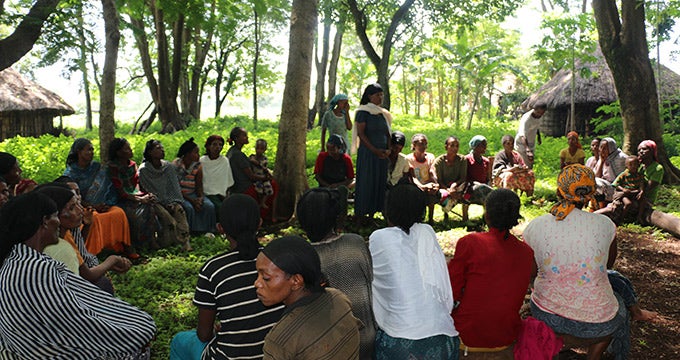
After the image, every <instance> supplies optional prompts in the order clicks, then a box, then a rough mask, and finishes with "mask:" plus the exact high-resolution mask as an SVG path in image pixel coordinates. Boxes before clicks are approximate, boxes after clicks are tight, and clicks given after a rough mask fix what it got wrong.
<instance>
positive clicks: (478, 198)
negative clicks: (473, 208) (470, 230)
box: [463, 135, 493, 221]
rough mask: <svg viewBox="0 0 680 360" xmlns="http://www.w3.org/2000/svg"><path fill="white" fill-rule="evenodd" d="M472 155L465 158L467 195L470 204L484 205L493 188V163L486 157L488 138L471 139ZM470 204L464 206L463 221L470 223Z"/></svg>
mask: <svg viewBox="0 0 680 360" xmlns="http://www.w3.org/2000/svg"><path fill="white" fill-rule="evenodd" d="M469 145H470V153H469V154H467V155H466V156H465V160H467V183H468V188H467V193H466V197H468V200H467V201H468V202H469V203H470V204H478V205H484V201H485V200H486V197H487V195H489V193H490V192H491V191H493V188H492V187H491V186H489V184H490V183H491V166H492V165H491V162H490V161H489V159H488V158H487V157H486V156H484V154H485V153H486V146H487V143H486V138H485V137H484V136H482V135H475V136H473V137H472V139H470V144H469ZM469 207H470V205H469V204H463V221H468V219H469V217H468V208H469Z"/></svg>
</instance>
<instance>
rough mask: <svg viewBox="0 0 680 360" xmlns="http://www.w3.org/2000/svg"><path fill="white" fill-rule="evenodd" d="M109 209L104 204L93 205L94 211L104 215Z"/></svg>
mask: <svg viewBox="0 0 680 360" xmlns="http://www.w3.org/2000/svg"><path fill="white" fill-rule="evenodd" d="M110 208H111V207H110V206H109V205H106V204H97V205H94V209H95V210H97V212H98V213H105V212H107V211H109V209H110Z"/></svg>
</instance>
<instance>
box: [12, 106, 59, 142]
mask: <svg viewBox="0 0 680 360" xmlns="http://www.w3.org/2000/svg"><path fill="white" fill-rule="evenodd" d="M53 119H54V116H53V115H52V114H49V113H45V112H37V113H36V112H26V111H12V112H5V113H2V114H0V141H2V140H5V139H8V138H12V137H15V136H17V135H21V136H35V137H38V136H40V135H43V134H50V133H53V132H54V125H53Z"/></svg>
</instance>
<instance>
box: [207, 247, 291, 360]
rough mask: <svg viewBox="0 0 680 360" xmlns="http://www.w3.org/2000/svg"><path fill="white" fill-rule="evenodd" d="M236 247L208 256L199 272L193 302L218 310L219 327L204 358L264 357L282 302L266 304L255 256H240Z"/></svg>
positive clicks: (281, 308)
mask: <svg viewBox="0 0 680 360" xmlns="http://www.w3.org/2000/svg"><path fill="white" fill-rule="evenodd" d="M238 254H239V252H238V251H233V252H229V253H225V254H221V255H217V256H215V257H214V258H212V259H210V260H208V262H206V263H205V265H203V267H202V268H201V271H200V273H199V275H198V283H197V285H196V293H195V294H194V304H195V305H196V306H198V307H201V308H207V309H211V310H215V311H216V312H217V319H219V321H220V325H221V328H220V331H219V333H217V334H216V337H215V338H213V339H212V340H211V341H210V343H209V344H208V346H206V348H205V350H204V351H203V359H204V360H205V359H261V358H262V357H263V355H262V345H264V338H265V336H266V335H267V333H268V332H269V330H270V329H271V328H272V327H274V325H275V324H276V322H277V321H279V319H280V318H281V314H282V313H283V305H279V306H273V307H269V308H268V307H265V306H264V305H262V303H261V302H260V300H259V299H258V298H257V294H256V293H255V286H254V285H253V283H254V282H255V279H257V270H256V269H255V260H254V259H253V260H246V261H243V260H240V259H239V257H238Z"/></svg>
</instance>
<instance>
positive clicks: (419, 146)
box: [406, 134, 441, 224]
mask: <svg viewBox="0 0 680 360" xmlns="http://www.w3.org/2000/svg"><path fill="white" fill-rule="evenodd" d="M425 150H427V136H425V134H415V135H413V137H412V138H411V151H412V153H410V154H408V155H406V160H408V164H409V166H410V171H411V179H413V183H414V184H416V186H418V188H419V189H420V190H421V191H423V192H424V193H425V194H426V195H427V222H428V223H430V224H432V222H433V221H434V204H436V203H437V202H439V199H440V197H441V196H440V194H439V183H438V182H437V176H436V175H435V171H434V167H433V164H434V155H432V153H429V152H426V151H425Z"/></svg>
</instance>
